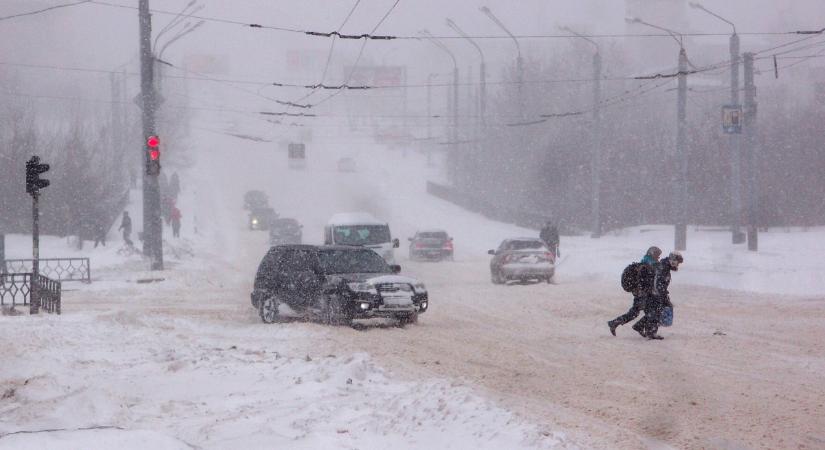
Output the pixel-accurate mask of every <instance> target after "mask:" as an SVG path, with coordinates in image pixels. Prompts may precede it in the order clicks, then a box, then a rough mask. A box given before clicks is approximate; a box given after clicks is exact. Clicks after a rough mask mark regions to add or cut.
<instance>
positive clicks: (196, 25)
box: [158, 20, 206, 59]
mask: <svg viewBox="0 0 825 450" xmlns="http://www.w3.org/2000/svg"><path fill="white" fill-rule="evenodd" d="M204 23H206V21H204V20H201V21H200V22H198V23H196V24H195V25H194V26H192V27H190V28H188V29H184V30H183V31H181V32H180V33H178V34H177V35H175V37H173V38H172V39H169V42H167V43H166V44H165V45H164V46H163V47H162V48H161V49H160V52H159V53H158V59H161V58H163V52H164V51H166V49H167V48H168V47H169V46H170V45H172V44H173V43H174V42H175V41H177V40H178V39H180V38H182V37H184V36H186V35H187V34H189V33H191V32H193V31H195V30H197V29H198V28H199V27H200V26H201V25H203V24H204Z"/></svg>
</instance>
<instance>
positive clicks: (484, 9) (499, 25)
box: [478, 6, 521, 59]
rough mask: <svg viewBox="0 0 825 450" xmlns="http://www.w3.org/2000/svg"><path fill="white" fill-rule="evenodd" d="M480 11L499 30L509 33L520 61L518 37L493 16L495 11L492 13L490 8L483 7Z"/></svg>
mask: <svg viewBox="0 0 825 450" xmlns="http://www.w3.org/2000/svg"><path fill="white" fill-rule="evenodd" d="M478 10H479V11H481V12H483V13H484V15H486V16H487V17H488V18H489V19H490V20H492V21H493V23H495V24H496V25H498V27H499V28H501V29H502V30H504V32H505V33H507V35H508V36H510V37H511V38H512V39H513V42H515V43H516V51H517V52H518V57H519V59H520V58H521V45H519V43H518V39H516V36H515V35H513V33H511V32H510V30H508V29H507V27H506V26H504V23H502V21H500V20H499V19H498V17H496V16H495V15H494V14H493V11H491V10H490V8H488V7H486V6H482V7H480V8H478Z"/></svg>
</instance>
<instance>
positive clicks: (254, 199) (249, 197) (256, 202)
mask: <svg viewBox="0 0 825 450" xmlns="http://www.w3.org/2000/svg"><path fill="white" fill-rule="evenodd" d="M268 207H269V197H267V195H266V193H264V192H263V191H247V193H246V194H244V196H243V209H248V210H253V209H258V208H268Z"/></svg>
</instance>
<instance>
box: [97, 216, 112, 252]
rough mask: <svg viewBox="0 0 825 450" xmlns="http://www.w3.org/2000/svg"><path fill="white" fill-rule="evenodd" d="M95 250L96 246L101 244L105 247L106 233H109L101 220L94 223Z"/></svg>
mask: <svg viewBox="0 0 825 450" xmlns="http://www.w3.org/2000/svg"><path fill="white" fill-rule="evenodd" d="M94 231H95V248H97V245H98V244H103V246H104V247H105V246H106V233H107V232H108V231H109V230H108V229H107V227H106V224H105V223H103V220H98V221H97V223H95V230H94Z"/></svg>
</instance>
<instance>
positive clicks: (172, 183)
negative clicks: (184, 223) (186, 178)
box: [169, 172, 180, 200]
mask: <svg viewBox="0 0 825 450" xmlns="http://www.w3.org/2000/svg"><path fill="white" fill-rule="evenodd" d="M178 194H180V177H178V173H177V172H175V173H173V174H172V177H171V178H169V196H170V197H172V198H173V199H175V200H177V199H178Z"/></svg>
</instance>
